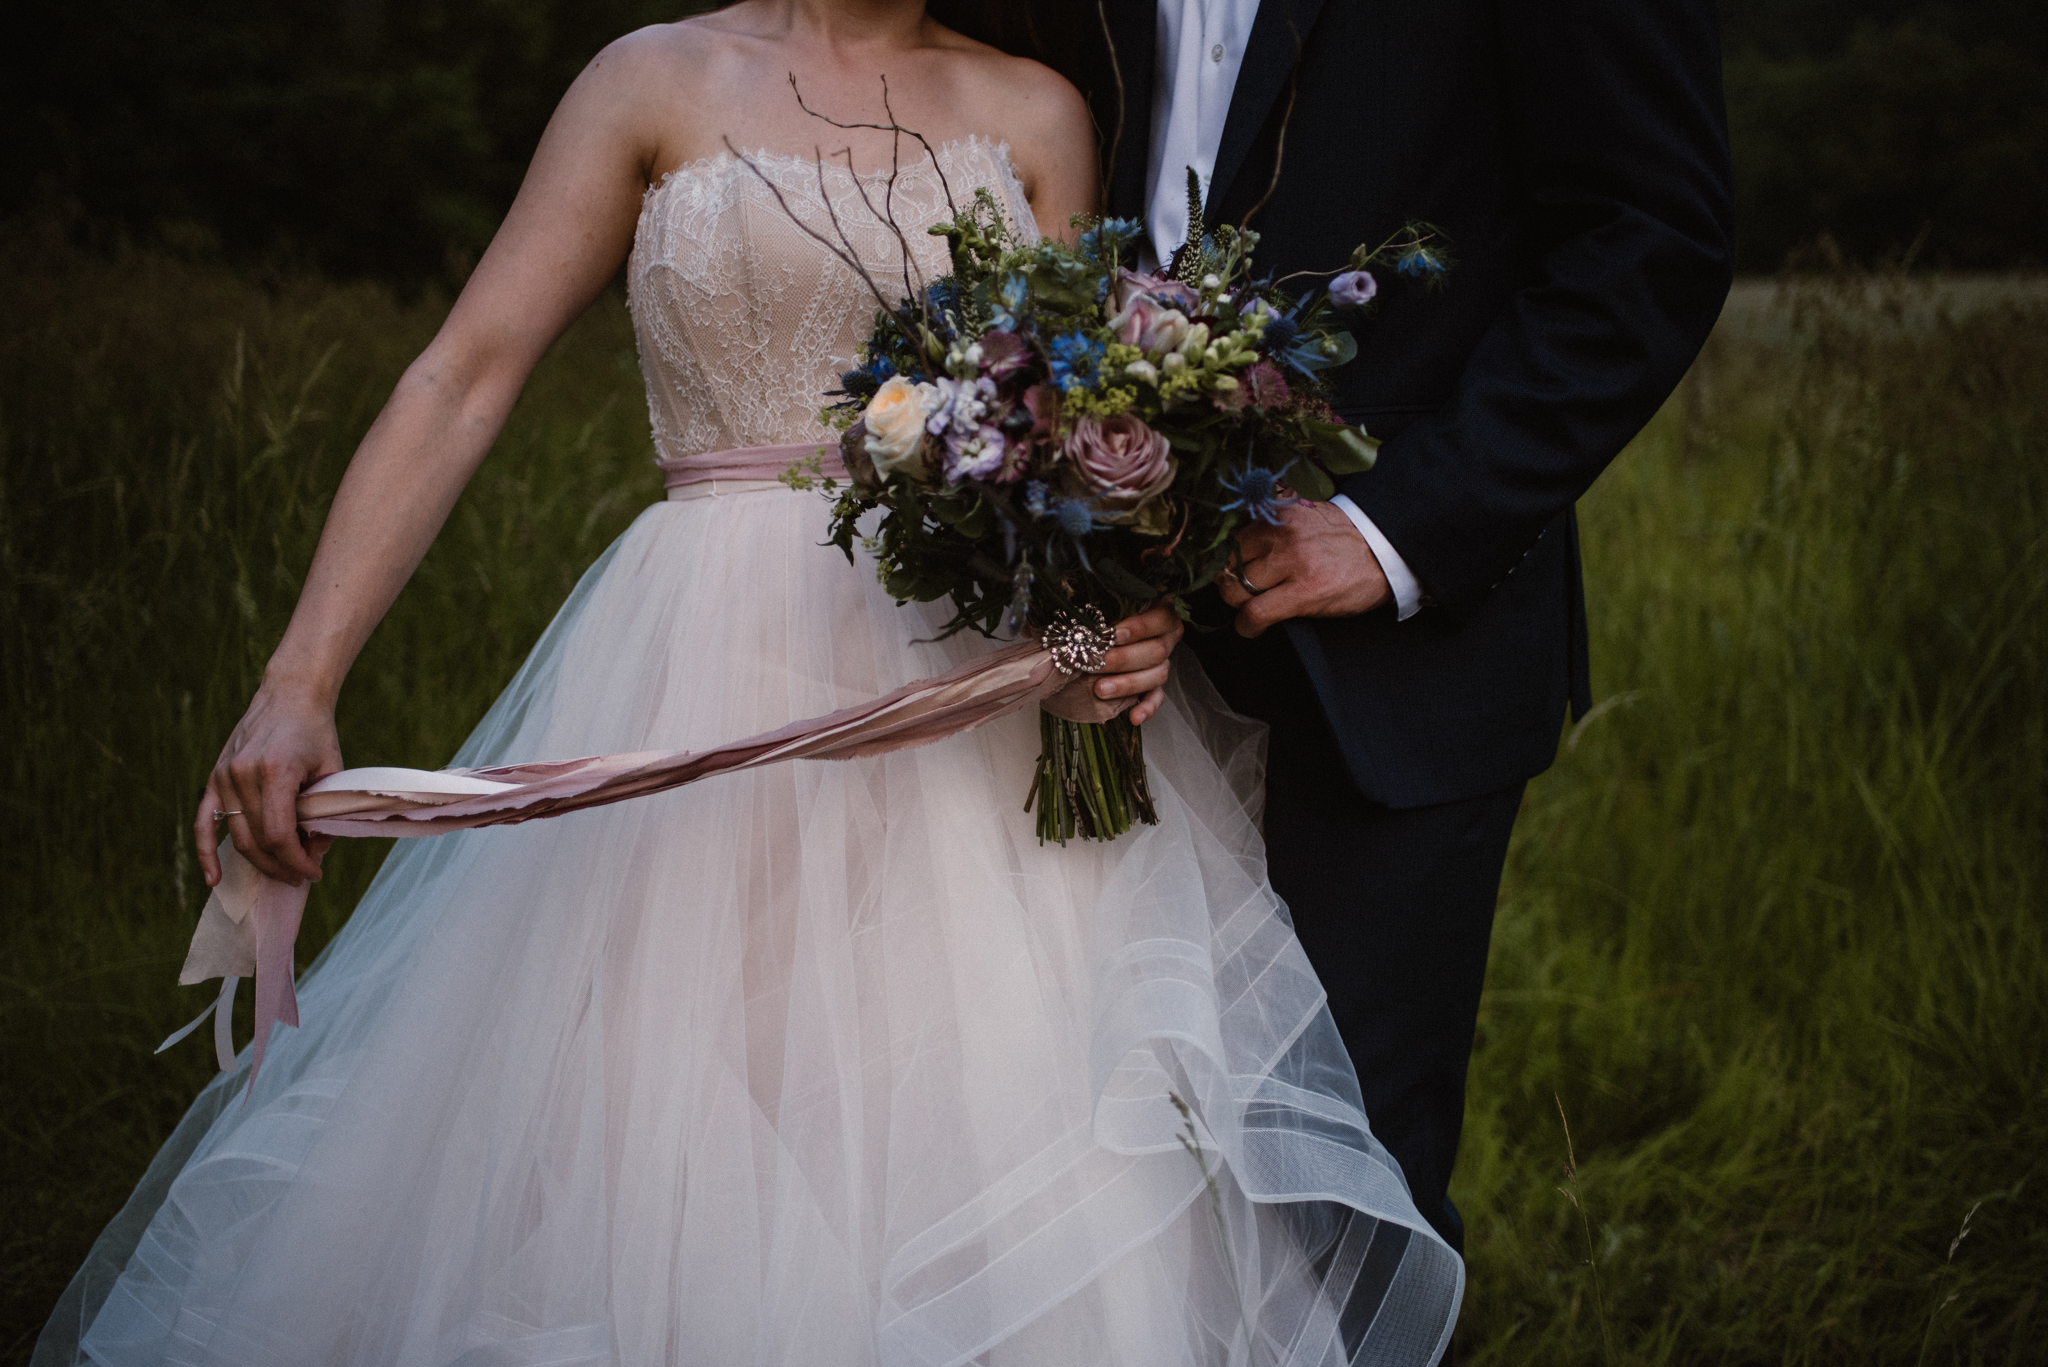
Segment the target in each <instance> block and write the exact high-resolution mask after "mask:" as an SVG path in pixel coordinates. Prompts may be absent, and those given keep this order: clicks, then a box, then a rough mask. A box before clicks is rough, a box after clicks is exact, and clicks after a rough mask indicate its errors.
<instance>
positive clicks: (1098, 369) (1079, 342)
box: [1051, 332, 1102, 390]
mask: <svg viewBox="0 0 2048 1367" xmlns="http://www.w3.org/2000/svg"><path fill="white" fill-rule="evenodd" d="M1051 360H1052V382H1053V383H1054V384H1055V385H1057V386H1059V388H1061V389H1065V390H1074V389H1087V388H1090V387H1091V386H1093V385H1094V384H1095V382H1096V381H1097V379H1098V378H1100V376H1101V373H1102V343H1100V342H1094V341H1090V340H1089V339H1088V338H1086V337H1083V336H1082V335H1081V334H1080V333H1078V332H1070V333H1068V334H1067V335H1066V336H1064V337H1055V338H1054V339H1053V343H1052V348H1051Z"/></svg>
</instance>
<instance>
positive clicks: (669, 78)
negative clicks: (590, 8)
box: [584, 15, 733, 106]
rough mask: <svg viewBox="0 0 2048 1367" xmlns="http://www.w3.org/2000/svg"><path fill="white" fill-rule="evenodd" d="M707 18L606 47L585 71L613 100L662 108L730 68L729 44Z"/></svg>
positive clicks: (642, 32) (653, 27)
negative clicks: (635, 99)
mask: <svg viewBox="0 0 2048 1367" xmlns="http://www.w3.org/2000/svg"><path fill="white" fill-rule="evenodd" d="M714 17H715V16H712V15H697V16H695V17H693V18H689V19H682V20H678V21H676V22H675V23H670V24H650V25H648V26H647V27H646V28H641V29H635V30H633V32H631V33H628V34H626V35H625V36H624V37H622V38H615V39H613V40H612V41H611V42H609V43H607V44H606V45H605V47H604V50H603V51H601V52H599V53H598V54H597V56H596V57H594V58H592V59H591V62H590V65H589V66H588V67H586V68H585V69H584V78H585V79H586V80H595V81H597V82H599V83H601V84H603V85H604V86H606V87H607V88H609V89H610V90H612V91H614V92H615V93H617V94H618V95H621V96H626V97H639V98H644V99H647V100H649V101H652V102H655V103H656V104H658V105H662V106H666V105H668V104H670V103H671V102H672V101H673V100H674V99H675V97H676V94H677V92H678V91H679V90H686V89H696V88H700V87H701V86H702V85H703V84H704V83H705V82H707V81H715V80H716V79H717V78H718V77H719V76H720V75H722V74H727V73H728V72H729V71H730V69H731V68H732V66H733V52H732V48H733V42H732V38H731V36H730V35H729V34H726V33H724V32H723V31H722V30H721V29H720V27H719V26H718V25H716V24H714V23H711V22H707V21H709V20H711V19H713V18H714Z"/></svg>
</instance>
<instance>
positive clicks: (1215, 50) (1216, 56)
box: [1209, 43, 1223, 62]
mask: <svg viewBox="0 0 2048 1367" xmlns="http://www.w3.org/2000/svg"><path fill="white" fill-rule="evenodd" d="M1209 60H1210V61H1212V62H1220V61H1222V60H1223V44H1221V43H1218V44H1217V45H1216V46H1215V47H1212V48H1210V49H1209Z"/></svg>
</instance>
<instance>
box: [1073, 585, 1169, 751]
mask: <svg viewBox="0 0 2048 1367" xmlns="http://www.w3.org/2000/svg"><path fill="white" fill-rule="evenodd" d="M1186 630H1187V628H1186V626H1184V625H1183V624H1182V622H1181V620H1180V618H1179V616H1178V615H1176V614H1175V612H1174V610H1173V607H1172V605H1171V604H1167V603H1160V604H1157V605H1155V606H1153V607H1150V608H1147V609H1146V610H1145V611H1143V612H1141V613H1139V614H1138V615H1137V616H1135V617H1126V618H1124V619H1123V621H1121V622H1118V623H1117V624H1116V645H1114V646H1113V647H1111V648H1110V651H1109V653H1108V654H1107V655H1105V656H1104V657H1103V661H1102V675H1101V677H1099V678H1098V679H1096V681H1095V696H1096V697H1098V698H1136V699H1137V700H1138V701H1137V703H1136V704H1135V705H1134V706H1133V707H1132V708H1131V711H1130V718H1131V723H1132V724H1133V725H1134V726H1143V725H1144V724H1145V723H1146V722H1148V721H1150V720H1151V719H1152V717H1153V714H1154V713H1156V712H1158V711H1159V709H1160V708H1161V707H1162V706H1164V705H1165V702H1166V675H1167V669H1168V665H1167V658H1168V657H1169V656H1171V655H1172V654H1173V648H1174V647H1175V646H1177V645H1179V644H1180V638H1181V633H1183V632H1184V631H1186Z"/></svg>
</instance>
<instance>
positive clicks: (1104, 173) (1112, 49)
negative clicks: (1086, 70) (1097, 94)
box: [1095, 0, 1124, 212]
mask: <svg viewBox="0 0 2048 1367" xmlns="http://www.w3.org/2000/svg"><path fill="white" fill-rule="evenodd" d="M1095 17H1096V19H1097V21H1099V22H1100V23H1101V25H1102V42H1103V46H1105V47H1107V48H1108V49H1109V74H1110V77H1111V79H1113V80H1114V81H1115V82H1116V131H1115V132H1113V133H1111V134H1110V135H1109V156H1108V157H1107V158H1105V159H1104V160H1103V163H1102V170H1101V172H1100V174H1098V175H1097V177H1096V180H1097V182H1098V184H1097V186H1096V202H1097V203H1099V204H1100V205H1102V206H1103V209H1104V211H1105V212H1107V210H1108V206H1109V184H1110V175H1111V173H1112V172H1113V170H1114V168H1115V166H1116V156H1117V152H1118V150H1119V149H1120V148H1121V147H1122V146H1123V142H1124V64H1123V63H1122V62H1121V61H1119V60H1118V59H1117V55H1116V35H1115V34H1113V33H1111V32H1110V30H1109V9H1108V6H1107V3H1106V0H1095Z"/></svg>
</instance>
